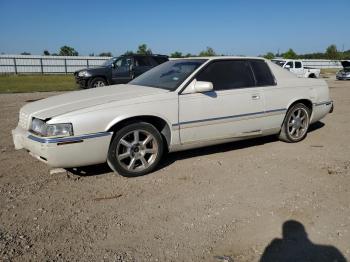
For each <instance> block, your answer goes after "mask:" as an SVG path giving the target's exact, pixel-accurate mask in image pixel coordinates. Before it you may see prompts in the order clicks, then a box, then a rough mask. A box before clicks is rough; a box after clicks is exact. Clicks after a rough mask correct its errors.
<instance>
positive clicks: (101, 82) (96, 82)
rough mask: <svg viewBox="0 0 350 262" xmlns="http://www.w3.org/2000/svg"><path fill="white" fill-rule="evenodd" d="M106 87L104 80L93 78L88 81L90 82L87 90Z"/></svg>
mask: <svg viewBox="0 0 350 262" xmlns="http://www.w3.org/2000/svg"><path fill="white" fill-rule="evenodd" d="M106 85H107V82H106V80H105V79H104V78H102V77H95V78H93V79H91V80H90V82H89V84H88V88H96V87H102V86H106Z"/></svg>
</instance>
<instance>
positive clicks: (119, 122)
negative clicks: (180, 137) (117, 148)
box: [106, 115, 171, 149]
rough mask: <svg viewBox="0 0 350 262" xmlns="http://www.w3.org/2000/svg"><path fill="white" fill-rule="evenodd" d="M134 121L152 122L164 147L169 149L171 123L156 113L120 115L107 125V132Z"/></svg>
mask: <svg viewBox="0 0 350 262" xmlns="http://www.w3.org/2000/svg"><path fill="white" fill-rule="evenodd" d="M135 122H147V123H150V124H152V125H153V126H154V127H155V128H157V130H158V131H159V133H160V134H161V135H162V137H163V139H164V142H165V143H166V148H168V149H169V147H170V144H171V124H170V123H169V122H168V121H167V120H165V119H164V118H163V117H160V116H156V115H135V116H129V117H122V118H118V119H115V120H114V121H113V122H112V123H110V124H109V126H108V127H107V130H106V131H108V132H115V131H116V130H118V129H120V128H123V127H124V126H127V125H128V124H130V123H135Z"/></svg>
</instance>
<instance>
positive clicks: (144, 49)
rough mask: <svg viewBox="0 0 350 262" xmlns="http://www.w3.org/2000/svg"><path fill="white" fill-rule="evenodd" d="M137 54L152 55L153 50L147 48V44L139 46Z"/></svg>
mask: <svg viewBox="0 0 350 262" xmlns="http://www.w3.org/2000/svg"><path fill="white" fill-rule="evenodd" d="M137 53H138V54H140V55H150V54H152V50H151V49H150V48H147V45H146V44H141V45H139V48H138V50H137Z"/></svg>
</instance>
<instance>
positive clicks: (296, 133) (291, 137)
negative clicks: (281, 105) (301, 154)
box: [279, 103, 310, 143]
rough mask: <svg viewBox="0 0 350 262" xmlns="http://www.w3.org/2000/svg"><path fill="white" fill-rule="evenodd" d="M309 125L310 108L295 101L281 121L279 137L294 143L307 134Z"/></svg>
mask: <svg viewBox="0 0 350 262" xmlns="http://www.w3.org/2000/svg"><path fill="white" fill-rule="evenodd" d="M309 125H310V109H309V108H308V107H307V106H305V105H304V104H303V103H297V104H295V105H293V106H292V107H291V108H289V110H288V112H287V114H286V117H285V119H284V121H283V124H282V128H281V131H280V133H279V139H280V140H282V141H285V142H288V143H296V142H299V141H301V140H303V139H304V138H305V137H306V135H307V130H308V128H309Z"/></svg>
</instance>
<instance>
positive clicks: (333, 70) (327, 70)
mask: <svg viewBox="0 0 350 262" xmlns="http://www.w3.org/2000/svg"><path fill="white" fill-rule="evenodd" d="M339 70H340V68H322V69H321V74H336V73H337V72H338V71H339Z"/></svg>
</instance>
